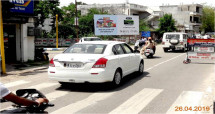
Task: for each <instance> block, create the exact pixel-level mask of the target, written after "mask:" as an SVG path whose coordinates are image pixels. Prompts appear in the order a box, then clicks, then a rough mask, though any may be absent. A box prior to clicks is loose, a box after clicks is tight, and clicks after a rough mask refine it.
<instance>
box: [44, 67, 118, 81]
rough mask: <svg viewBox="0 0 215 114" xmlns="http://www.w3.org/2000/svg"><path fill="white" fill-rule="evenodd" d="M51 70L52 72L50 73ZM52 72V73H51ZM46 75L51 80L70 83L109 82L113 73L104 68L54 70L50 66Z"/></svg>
mask: <svg viewBox="0 0 215 114" xmlns="http://www.w3.org/2000/svg"><path fill="white" fill-rule="evenodd" d="M51 72H52V73H51ZM53 72H54V73H53ZM48 75H49V78H50V79H51V80H56V81H59V82H72V83H86V82H89V83H103V82H111V81H112V80H113V76H114V73H113V72H112V71H107V70H104V69H100V68H98V69H92V70H90V71H86V72H84V71H83V72H74V71H67V72H65V71H56V70H54V69H52V68H49V69H48Z"/></svg>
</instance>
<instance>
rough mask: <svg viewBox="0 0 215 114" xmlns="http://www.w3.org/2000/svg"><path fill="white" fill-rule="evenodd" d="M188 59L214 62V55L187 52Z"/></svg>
mask: <svg viewBox="0 0 215 114" xmlns="http://www.w3.org/2000/svg"><path fill="white" fill-rule="evenodd" d="M188 59H204V60H215V53H201V52H200V53H196V52H188Z"/></svg>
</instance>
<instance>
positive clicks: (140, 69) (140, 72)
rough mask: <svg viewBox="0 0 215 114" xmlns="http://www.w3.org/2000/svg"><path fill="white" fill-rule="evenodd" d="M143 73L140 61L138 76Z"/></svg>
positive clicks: (142, 65)
mask: <svg viewBox="0 0 215 114" xmlns="http://www.w3.org/2000/svg"><path fill="white" fill-rule="evenodd" d="M143 72H144V64H143V62H142V61H141V62H140V65H139V71H138V74H139V75H141V74H143Z"/></svg>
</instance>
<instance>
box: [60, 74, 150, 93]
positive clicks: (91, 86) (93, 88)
mask: <svg viewBox="0 0 215 114" xmlns="http://www.w3.org/2000/svg"><path fill="white" fill-rule="evenodd" d="M148 74H149V73H148V72H144V73H143V74H142V75H137V73H132V74H130V75H128V76H126V77H125V78H123V81H122V83H121V85H120V86H119V87H112V86H111V84H110V83H70V84H68V85H66V86H60V87H59V88H56V90H60V91H76V92H113V91H119V90H122V89H124V88H127V87H128V86H131V85H133V84H134V83H136V82H137V81H139V80H141V79H142V78H147V77H150V76H147V75H148Z"/></svg>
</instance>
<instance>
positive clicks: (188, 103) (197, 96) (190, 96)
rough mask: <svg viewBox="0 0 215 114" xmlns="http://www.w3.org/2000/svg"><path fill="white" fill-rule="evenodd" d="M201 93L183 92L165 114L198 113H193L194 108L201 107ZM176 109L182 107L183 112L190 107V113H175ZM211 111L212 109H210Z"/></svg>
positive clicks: (187, 113)
mask: <svg viewBox="0 0 215 114" xmlns="http://www.w3.org/2000/svg"><path fill="white" fill-rule="evenodd" d="M203 95H204V93H203V92H195V91H183V92H182V93H181V94H180V95H179V97H178V98H177V99H176V101H175V102H174V103H173V104H172V106H171V107H170V108H169V110H168V111H167V113H166V114H195V113H200V111H193V110H194V109H195V106H197V107H198V106H201V101H202V99H203ZM177 107H182V109H183V110H187V109H185V107H192V111H190V110H189V111H176V109H177ZM211 110H212V109H211Z"/></svg>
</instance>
